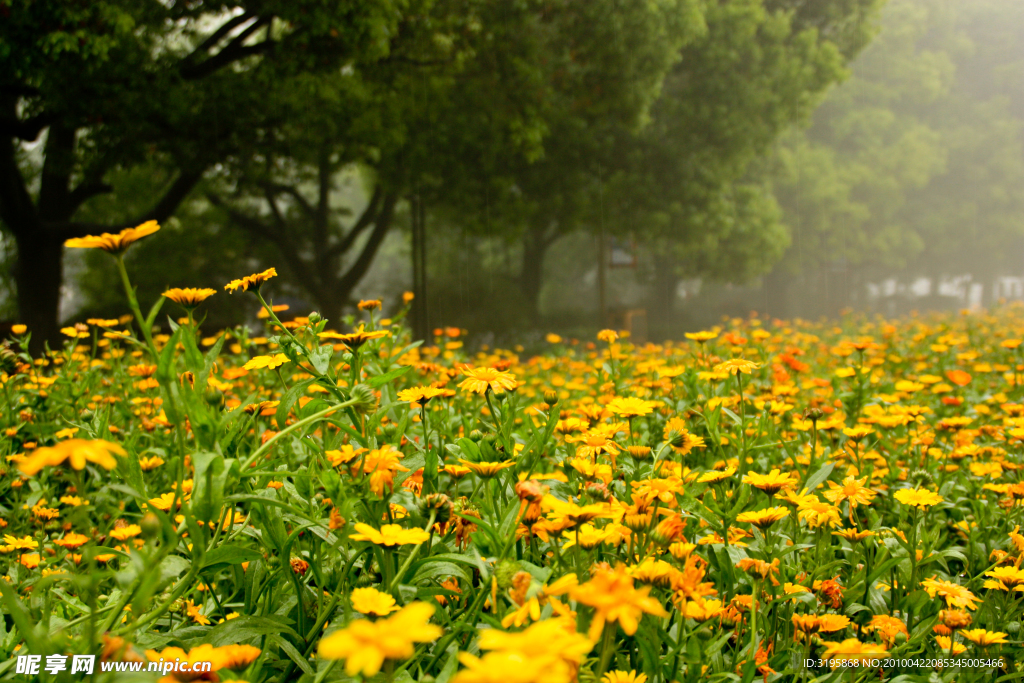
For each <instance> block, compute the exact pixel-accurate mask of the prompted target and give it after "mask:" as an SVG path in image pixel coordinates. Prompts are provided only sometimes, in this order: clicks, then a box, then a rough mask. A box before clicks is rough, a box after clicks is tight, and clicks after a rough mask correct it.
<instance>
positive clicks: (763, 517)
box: [736, 507, 789, 529]
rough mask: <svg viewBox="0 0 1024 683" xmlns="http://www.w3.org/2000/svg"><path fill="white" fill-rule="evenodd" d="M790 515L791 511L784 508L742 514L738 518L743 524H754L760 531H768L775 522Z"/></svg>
mask: <svg viewBox="0 0 1024 683" xmlns="http://www.w3.org/2000/svg"><path fill="white" fill-rule="evenodd" d="M788 515H789V510H787V509H786V508H783V507H773V508H768V509H766V510H757V511H755V512H742V513H740V514H739V515H738V516H737V517H736V521H737V522H740V523H741V524H743V523H745V524H753V525H754V526H756V527H757V528H759V529H767V528H768V527H770V526H771V525H772V524H775V522H778V521H779V520H780V519H783V518H784V517H786V516H788Z"/></svg>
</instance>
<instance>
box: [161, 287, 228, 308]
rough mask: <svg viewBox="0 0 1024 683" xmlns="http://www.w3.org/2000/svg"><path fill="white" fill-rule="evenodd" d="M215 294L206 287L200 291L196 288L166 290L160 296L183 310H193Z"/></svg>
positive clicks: (215, 291) (214, 291) (213, 290)
mask: <svg viewBox="0 0 1024 683" xmlns="http://www.w3.org/2000/svg"><path fill="white" fill-rule="evenodd" d="M216 293H217V290H215V289H209V288H208V287H204V288H202V289H200V288H196V287H183V288H181V287H175V288H174V289H168V290H167V291H166V292H164V293H163V295H162V296H164V297H166V298H168V299H170V300H171V301H173V302H174V303H176V304H179V305H181V306H184V307H185V308H195V307H196V306H198V305H199V304H201V303H203V302H204V301H206V300H207V299H209V298H210V297H211V296H213V295H214V294H216Z"/></svg>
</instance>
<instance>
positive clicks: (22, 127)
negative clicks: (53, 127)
mask: <svg viewBox="0 0 1024 683" xmlns="http://www.w3.org/2000/svg"><path fill="white" fill-rule="evenodd" d="M53 118H54V117H53V116H52V115H50V114H37V115H36V116H33V117H31V118H27V119H18V118H13V119H6V118H5V119H0V135H3V136H4V137H10V138H18V139H19V140H24V141H25V142H35V141H36V140H37V139H39V134H40V133H42V132H43V131H44V130H45V129H46V127H47V126H49V125H50V123H51V122H53Z"/></svg>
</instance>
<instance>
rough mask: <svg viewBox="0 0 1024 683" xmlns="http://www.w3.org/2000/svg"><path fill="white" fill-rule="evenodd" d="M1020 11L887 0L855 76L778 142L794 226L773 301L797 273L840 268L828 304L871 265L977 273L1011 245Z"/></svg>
mask: <svg viewBox="0 0 1024 683" xmlns="http://www.w3.org/2000/svg"><path fill="white" fill-rule="evenodd" d="M1014 17H1017V18H1024V15H1022V8H1021V7H1020V5H1019V3H1014V2H1009V1H1006V0H990V1H986V2H979V3H953V4H950V3H946V2H939V1H938V0H893V1H892V2H890V3H889V5H888V6H887V8H886V10H885V12H884V14H883V16H882V30H881V33H880V35H879V37H878V39H877V40H876V41H875V42H874V44H872V45H871V46H870V47H869V48H868V49H867V50H865V51H864V54H863V55H862V56H861V57H860V59H858V60H857V62H855V63H854V65H853V69H852V71H853V76H852V77H851V78H850V79H849V80H848V81H847V82H846V83H844V84H842V85H841V86H840V87H838V88H836V89H834V90H833V91H832V92H831V93H830V94H829V96H828V97H827V99H826V100H825V102H824V103H823V105H822V106H821V107H820V108H819V109H818V110H817V111H816V112H815V114H814V116H813V118H812V120H811V123H810V125H809V126H808V127H807V128H806V129H805V130H799V131H793V132H792V133H791V134H789V135H787V136H786V137H785V138H784V139H783V141H782V143H781V144H780V145H779V148H778V150H777V153H776V154H775V157H774V164H775V167H774V170H773V171H772V176H773V178H772V180H773V185H774V189H773V193H774V195H775V197H776V198H777V199H778V201H779V203H780V205H781V207H782V210H783V221H784V222H785V223H786V225H787V226H788V227H789V229H790V230H791V232H792V235H793V240H792V246H791V248H790V249H789V251H788V252H787V253H786V255H785V257H784V259H783V260H782V262H781V263H780V265H779V267H778V268H777V269H776V271H775V272H774V273H773V276H772V279H771V284H772V292H771V293H772V295H773V296H774V298H775V304H774V307H775V309H776V310H777V311H779V312H784V313H790V314H791V313H792V312H793V310H790V309H789V308H788V306H787V302H786V301H785V299H784V297H785V293H786V292H787V291H789V290H790V289H791V288H793V287H794V286H795V285H796V282H799V281H803V282H804V284H805V286H804V289H808V288H809V287H807V283H809V282H811V281H812V279H813V278H818V277H827V272H828V271H834V272H835V273H837V274H840V275H841V276H842V278H843V281H844V282H843V284H844V287H843V289H844V290H845V291H844V292H843V293H842V296H841V297H838V298H837V299H836V300H835V301H833V302H832V308H833V310H834V309H835V308H838V307H839V306H842V305H846V304H847V303H848V302H849V301H850V297H851V296H852V295H855V294H856V293H857V292H858V291H859V288H858V287H857V286H856V285H857V284H858V283H859V282H860V281H861V280H863V279H864V278H866V277H876V278H881V277H887V276H889V275H892V274H897V275H899V276H901V277H907V278H910V279H914V278H916V277H918V276H921V275H926V276H929V277H932V278H935V277H940V276H942V275H945V274H960V273H963V272H965V271H970V270H975V271H976V272H977V274H979V275H980V274H981V273H980V271H981V270H986V269H987V270H989V271H990V272H991V271H992V270H993V268H994V267H996V266H997V265H998V264H999V263H1000V262H1001V261H1003V259H1004V258H1005V257H1012V255H1014V254H1016V253H1019V247H1018V245H1019V243H1020V240H1021V238H1022V237H1024V220H1022V219H1024V190H1022V188H1024V154H1022V145H1021V143H1022V139H1021V132H1022V123H1024V96H1022V95H1024V90H1022V89H1021V86H1020V79H1019V66H1020V64H1021V60H1022V59H1024V50H1022V49H1021V42H1020V40H1019V38H1020V26H1021V24H1020V22H1019V21H1014ZM982 264H985V265H982ZM1013 265H1014V266H1018V264H1016V263H1014V264H1013ZM851 283H852V284H851ZM810 305H811V304H810V302H808V303H806V304H805V305H804V311H806V312H812V309H811V308H809V306H810ZM813 312H826V311H825V310H823V309H818V310H816V311H813Z"/></svg>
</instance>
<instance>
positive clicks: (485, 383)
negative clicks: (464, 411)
mask: <svg viewBox="0 0 1024 683" xmlns="http://www.w3.org/2000/svg"><path fill="white" fill-rule="evenodd" d="M462 372H463V374H464V375H466V379H464V380H462V382H460V383H459V388H460V389H465V390H466V391H468V392H470V393H473V394H483V393H486V392H487V390H488V389H490V390H491V391H493V392H494V393H496V394H500V393H502V392H503V391H512V390H513V389H515V388H516V386H518V385H517V383H516V377H515V375H512V374H509V373H507V372H500V371H498V370H495V369H494V368H465V369H463V371H462Z"/></svg>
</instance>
